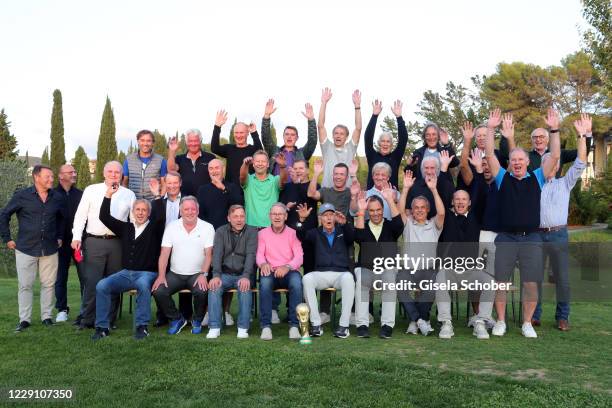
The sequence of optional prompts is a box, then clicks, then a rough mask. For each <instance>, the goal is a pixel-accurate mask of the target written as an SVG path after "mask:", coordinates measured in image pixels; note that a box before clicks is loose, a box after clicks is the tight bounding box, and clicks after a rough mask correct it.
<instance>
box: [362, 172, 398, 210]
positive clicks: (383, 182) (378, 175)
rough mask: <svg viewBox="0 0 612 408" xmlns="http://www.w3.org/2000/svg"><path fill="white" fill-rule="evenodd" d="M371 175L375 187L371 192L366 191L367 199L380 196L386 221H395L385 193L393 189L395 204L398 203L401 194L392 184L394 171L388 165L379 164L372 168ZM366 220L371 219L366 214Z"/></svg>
mask: <svg viewBox="0 0 612 408" xmlns="http://www.w3.org/2000/svg"><path fill="white" fill-rule="evenodd" d="M370 174H371V176H372V180H373V183H374V184H373V186H372V188H370V189H369V190H367V191H366V199H367V198H370V197H372V196H378V197H379V198H380V199H381V200H382V202H383V217H384V218H385V219H386V220H389V221H391V219H393V215H392V214H391V207H390V206H389V203H388V201H387V200H386V199H385V196H384V195H383V192H384V191H385V190H389V189H391V190H392V191H393V196H394V198H393V200H394V201H395V203H397V202H398V200H399V196H400V193H399V191H397V190H396V189H394V188H393V185H392V184H391V174H392V169H391V166H390V165H389V164H388V163H385V162H378V163H376V164H375V165H374V166H372V168H371V171H370ZM365 218H366V219H370V216H369V215H368V214H366V217H365Z"/></svg>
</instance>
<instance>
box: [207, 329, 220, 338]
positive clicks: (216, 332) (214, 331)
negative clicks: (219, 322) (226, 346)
mask: <svg viewBox="0 0 612 408" xmlns="http://www.w3.org/2000/svg"><path fill="white" fill-rule="evenodd" d="M220 335H221V329H208V334H207V335H206V338H207V339H216V338H217V337H219V336H220Z"/></svg>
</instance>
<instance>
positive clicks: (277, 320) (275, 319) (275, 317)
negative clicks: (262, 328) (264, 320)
mask: <svg viewBox="0 0 612 408" xmlns="http://www.w3.org/2000/svg"><path fill="white" fill-rule="evenodd" d="M270 321H271V322H272V324H279V323H280V322H281V321H280V318H279V317H278V312H277V311H276V310H274V309H272V320H270Z"/></svg>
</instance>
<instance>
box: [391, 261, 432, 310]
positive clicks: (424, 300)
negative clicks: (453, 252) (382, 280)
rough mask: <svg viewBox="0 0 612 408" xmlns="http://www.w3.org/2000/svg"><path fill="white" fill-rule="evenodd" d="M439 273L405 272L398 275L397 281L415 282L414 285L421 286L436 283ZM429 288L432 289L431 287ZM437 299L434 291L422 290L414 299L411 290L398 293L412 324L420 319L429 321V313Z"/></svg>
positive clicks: (426, 271)
mask: <svg viewBox="0 0 612 408" xmlns="http://www.w3.org/2000/svg"><path fill="white" fill-rule="evenodd" d="M437 273H438V272H437V271H435V270H418V271H416V272H414V273H411V271H406V270H404V271H400V272H399V273H398V274H397V277H396V281H397V282H401V281H408V282H413V283H414V285H420V283H421V282H422V281H431V282H435V281H436V275H437ZM429 286H430V287H431V285H429ZM435 297H436V292H435V291H434V290H420V291H419V292H418V295H417V296H415V297H414V298H413V297H412V294H411V293H410V291H409V290H402V291H398V292H397V298H398V299H399V301H400V302H401V303H402V306H403V307H404V310H405V311H406V314H407V315H408V317H409V318H410V321H411V322H416V321H417V320H419V319H423V320H426V321H429V313H430V311H431V306H432V305H433V302H434V300H435Z"/></svg>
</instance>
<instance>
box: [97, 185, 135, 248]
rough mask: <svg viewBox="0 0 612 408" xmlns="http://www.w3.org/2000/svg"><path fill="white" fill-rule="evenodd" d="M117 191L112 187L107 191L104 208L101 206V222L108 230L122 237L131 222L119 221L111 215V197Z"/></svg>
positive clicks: (103, 203) (103, 202)
mask: <svg viewBox="0 0 612 408" xmlns="http://www.w3.org/2000/svg"><path fill="white" fill-rule="evenodd" d="M117 190H118V188H116V189H115V188H113V187H112V186H111V187H109V188H108V189H107V190H106V194H105V195H104V200H102V206H100V221H102V224H104V225H105V226H106V228H108V229H109V230H111V231H113V233H114V234H115V235H117V236H118V237H120V236H121V235H122V232H123V228H124V227H125V226H126V225H127V224H129V222H125V221H121V220H118V219H116V218H115V217H113V216H112V215H111V212H110V206H111V197H112V196H113V194H115V192H116V191H117Z"/></svg>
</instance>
